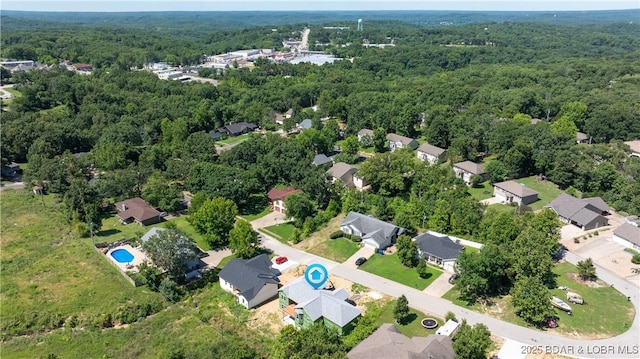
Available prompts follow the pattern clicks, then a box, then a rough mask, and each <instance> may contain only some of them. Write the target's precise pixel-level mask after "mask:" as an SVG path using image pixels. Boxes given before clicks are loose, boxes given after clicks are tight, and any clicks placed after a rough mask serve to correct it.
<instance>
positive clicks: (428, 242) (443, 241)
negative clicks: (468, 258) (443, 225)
mask: <svg viewBox="0 0 640 359" xmlns="http://www.w3.org/2000/svg"><path fill="white" fill-rule="evenodd" d="M414 240H415V241H416V244H417V245H418V248H419V249H420V251H422V252H423V253H428V254H431V255H433V256H436V257H439V258H442V259H445V260H446V259H456V258H458V256H459V255H460V252H461V251H462V249H463V248H464V246H462V245H460V244H458V243H456V242H454V241H453V240H451V238H449V237H448V236H445V235H444V234H443V235H435V234H433V233H423V234H421V235H419V236H417V237H415V238H414Z"/></svg>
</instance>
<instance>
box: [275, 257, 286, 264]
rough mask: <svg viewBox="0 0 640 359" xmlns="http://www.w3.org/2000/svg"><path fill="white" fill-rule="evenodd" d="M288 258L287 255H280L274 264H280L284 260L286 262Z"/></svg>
mask: <svg viewBox="0 0 640 359" xmlns="http://www.w3.org/2000/svg"><path fill="white" fill-rule="evenodd" d="M288 260H289V259H288V258H287V257H284V256H280V257H278V258H276V264H282V263H284V262H286V261H288Z"/></svg>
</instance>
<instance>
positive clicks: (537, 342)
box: [263, 235, 640, 359]
mask: <svg viewBox="0 0 640 359" xmlns="http://www.w3.org/2000/svg"><path fill="white" fill-rule="evenodd" d="M265 238H266V240H265V241H264V242H263V244H264V246H265V247H267V248H269V249H271V250H273V251H274V253H276V254H278V255H284V256H287V257H288V258H289V259H292V260H294V261H296V262H299V263H301V264H309V263H321V264H323V265H324V266H325V267H327V270H329V272H330V273H331V274H334V275H336V276H339V277H342V278H345V279H347V280H350V281H352V282H356V283H360V284H362V285H364V286H367V287H369V288H371V289H372V290H375V291H378V292H380V293H384V294H387V295H390V296H392V297H399V296H400V295H402V294H404V295H405V296H406V297H407V299H408V300H409V304H410V305H411V307H413V308H415V309H417V310H420V311H422V312H425V313H432V314H434V315H437V316H439V317H444V316H445V315H446V313H447V312H449V311H451V312H453V313H454V314H455V315H456V317H457V318H459V319H466V320H467V322H468V323H469V324H476V323H483V324H484V325H486V326H487V327H488V328H489V330H490V331H491V333H492V334H494V335H497V336H500V337H504V338H508V339H513V340H515V341H518V342H520V343H523V344H522V345H523V348H522V350H523V351H528V352H552V353H556V354H562V355H565V356H569V357H577V358H636V359H637V358H639V357H640V354H639V353H638V345H639V343H640V316H639V315H638V312H637V307H638V303H639V302H640V289H639V288H637V287H635V286H633V285H632V284H630V283H629V282H627V281H626V280H625V279H623V278H619V277H617V276H616V275H615V274H613V273H611V272H609V271H607V270H605V269H604V268H602V267H599V266H597V265H596V270H597V274H598V277H599V278H600V279H602V280H603V281H605V282H607V283H608V284H610V285H612V286H614V287H615V288H616V289H618V290H619V291H620V292H622V293H623V294H624V295H625V296H628V297H630V299H631V301H633V303H634V305H635V307H636V316H635V318H634V321H633V323H632V324H631V323H628V324H631V325H630V329H629V330H628V331H626V332H625V333H623V334H621V335H618V336H615V337H612V338H607V339H595V340H580V339H572V338H567V337H562V336H559V335H555V334H551V333H548V332H544V331H540V330H534V329H529V328H524V327H521V326H518V325H515V324H511V323H507V322H504V321H501V320H499V319H496V318H493V317H490V316H487V315H484V314H480V313H477V312H474V311H470V310H468V309H465V308H462V307H459V306H457V305H454V304H453V303H452V302H450V301H448V300H445V299H442V298H438V297H434V296H430V295H428V294H426V293H424V292H422V291H420V290H418V289H415V288H410V287H408V286H405V285H403V284H400V283H396V282H394V281H391V280H389V279H386V278H382V277H379V276H376V275H374V274H371V273H368V272H365V271H362V270H359V269H356V268H349V267H348V266H345V265H342V264H340V263H337V262H334V261H330V260H327V259H325V258H322V257H318V256H316V255H313V254H309V253H306V252H303V251H300V250H298V249H295V248H292V247H290V246H287V245H285V244H282V243H280V242H278V241H277V240H276V239H274V238H271V237H269V236H266V235H265ZM565 259H566V260H567V261H568V262H570V263H574V264H575V263H577V262H578V261H580V260H582V258H580V257H578V256H577V255H575V254H573V253H571V252H567V253H566V256H565ZM621 325H622V323H621Z"/></svg>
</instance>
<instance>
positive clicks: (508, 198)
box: [493, 181, 538, 205]
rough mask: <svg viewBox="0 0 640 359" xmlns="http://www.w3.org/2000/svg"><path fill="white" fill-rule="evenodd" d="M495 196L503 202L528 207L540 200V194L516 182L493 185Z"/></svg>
mask: <svg viewBox="0 0 640 359" xmlns="http://www.w3.org/2000/svg"><path fill="white" fill-rule="evenodd" d="M493 196H494V197H496V198H498V199H499V200H500V201H501V202H504V203H507V204H510V203H517V204H518V205H526V204H529V203H533V202H535V201H537V200H538V192H537V191H534V190H532V189H531V188H529V187H527V186H525V185H524V184H523V183H517V182H516V181H505V182H499V183H496V184H494V185H493Z"/></svg>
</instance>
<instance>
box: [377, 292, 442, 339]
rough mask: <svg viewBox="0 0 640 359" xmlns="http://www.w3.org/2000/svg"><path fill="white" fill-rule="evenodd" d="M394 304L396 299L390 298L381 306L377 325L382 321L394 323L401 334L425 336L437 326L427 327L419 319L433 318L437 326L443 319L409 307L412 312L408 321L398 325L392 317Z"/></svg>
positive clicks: (431, 332) (434, 331) (432, 332)
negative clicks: (390, 299)
mask: <svg viewBox="0 0 640 359" xmlns="http://www.w3.org/2000/svg"><path fill="white" fill-rule="evenodd" d="M395 304H396V301H395V300H392V301H390V302H389V303H387V304H385V306H384V307H382V311H381V313H380V316H379V317H378V319H377V320H376V324H377V325H378V326H380V325H382V324H384V323H393V325H395V326H396V328H398V330H400V332H401V333H402V334H404V335H406V336H408V337H410V338H412V337H425V336H427V335H429V334H435V333H436V330H438V328H435V329H427V328H425V327H423V326H422V324H421V323H420V321H421V320H422V319H424V318H433V319H435V320H437V321H438V324H439V326H440V325H442V324H443V320H442V319H440V318H436V317H434V316H432V315H426V314H424V313H422V312H420V311H417V310H415V309H412V308H410V309H411V314H412V315H411V317H410V322H409V323H407V324H405V325H400V324H398V323H396V320H395V319H394V318H393V307H394V306H395Z"/></svg>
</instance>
